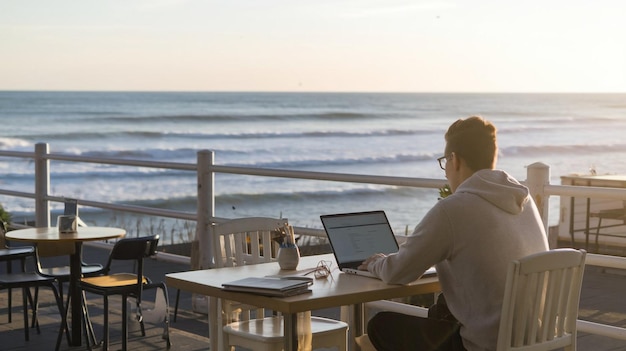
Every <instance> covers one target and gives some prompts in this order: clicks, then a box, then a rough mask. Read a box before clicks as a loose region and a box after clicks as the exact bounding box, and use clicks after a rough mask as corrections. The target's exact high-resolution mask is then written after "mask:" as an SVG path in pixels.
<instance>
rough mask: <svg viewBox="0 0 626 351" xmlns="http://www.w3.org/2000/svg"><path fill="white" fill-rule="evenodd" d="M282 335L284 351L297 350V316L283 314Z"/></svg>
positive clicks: (294, 314)
mask: <svg viewBox="0 0 626 351" xmlns="http://www.w3.org/2000/svg"><path fill="white" fill-rule="evenodd" d="M283 324H284V325H283V335H285V347H284V350H285V351H296V350H298V314H297V313H285V314H284V315H283Z"/></svg>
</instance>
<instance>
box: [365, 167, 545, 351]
mask: <svg viewBox="0 0 626 351" xmlns="http://www.w3.org/2000/svg"><path fill="white" fill-rule="evenodd" d="M546 250H548V241H547V237H546V233H545V230H544V227H543V223H542V221H541V218H540V216H539V212H538V210H537V207H536V205H535V203H534V201H533V200H532V198H531V197H530V195H529V191H528V188H526V187H525V186H523V185H521V184H520V183H519V182H517V181H516V180H515V179H513V177H511V176H510V175H508V174H507V173H506V172H504V171H499V170H487V169H485V170H480V171H478V172H476V173H474V174H473V175H472V176H471V177H469V178H468V179H466V180H465V181H464V182H463V183H462V184H461V185H460V186H459V187H458V188H457V189H456V191H455V192H454V194H452V195H450V196H448V197H446V198H445V199H442V200H440V201H438V202H437V204H436V205H435V206H434V207H433V208H432V209H431V210H430V211H429V212H428V213H427V214H426V216H424V218H423V219H422V221H421V222H420V223H419V224H418V225H417V227H416V228H415V230H414V231H413V234H412V235H411V236H409V237H408V238H407V240H406V242H405V243H404V244H403V245H401V246H400V250H399V251H398V252H397V253H396V254H391V255H389V256H387V257H385V258H381V259H379V260H377V261H374V262H372V263H370V264H369V266H368V270H369V271H370V272H372V273H374V274H375V275H376V276H378V277H380V278H381V279H382V280H383V281H385V282H386V283H389V284H406V283H409V282H412V281H414V280H416V279H418V278H419V277H420V276H421V275H422V274H423V273H424V271H425V270H426V269H428V268H429V267H431V266H433V265H435V266H436V268H437V274H438V277H439V281H440V283H441V288H442V290H443V294H444V296H445V297H446V301H447V303H448V308H449V309H450V312H451V313H452V314H453V315H454V316H455V317H456V319H457V320H458V321H459V322H460V323H461V337H462V338H463V345H464V346H465V348H466V349H467V350H469V351H476V350H495V349H496V342H497V337H498V327H499V323H500V313H501V309H502V299H503V295H504V285H505V281H506V273H507V267H508V265H509V263H510V262H511V261H512V260H515V259H518V258H521V257H524V256H527V255H530V254H533V253H537V252H542V251H546Z"/></svg>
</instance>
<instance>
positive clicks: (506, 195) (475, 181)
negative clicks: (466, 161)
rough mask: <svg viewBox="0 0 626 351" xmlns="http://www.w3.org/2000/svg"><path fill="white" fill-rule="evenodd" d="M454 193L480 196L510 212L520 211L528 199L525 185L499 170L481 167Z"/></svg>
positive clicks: (516, 212) (517, 212)
mask: <svg viewBox="0 0 626 351" xmlns="http://www.w3.org/2000/svg"><path fill="white" fill-rule="evenodd" d="M455 193H469V194H474V195H477V196H480V197H481V198H483V199H485V200H486V201H488V202H490V203H492V204H493V205H494V206H496V207H498V208H500V209H502V210H504V211H506V212H508V213H511V214H519V213H520V212H522V209H523V207H524V204H526V202H527V201H528V200H529V199H530V195H529V194H530V192H529V190H528V188H527V187H525V186H524V185H522V184H520V183H519V182H518V181H517V180H515V179H514V178H513V177H511V176H510V175H509V174H508V173H506V172H505V171H501V170H493V169H482V170H480V171H477V172H476V173H474V174H473V175H472V176H471V177H469V178H467V179H466V180H465V181H464V182H463V183H461V185H460V186H459V187H458V188H457V189H456V192H455Z"/></svg>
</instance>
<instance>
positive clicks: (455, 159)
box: [449, 152, 461, 171]
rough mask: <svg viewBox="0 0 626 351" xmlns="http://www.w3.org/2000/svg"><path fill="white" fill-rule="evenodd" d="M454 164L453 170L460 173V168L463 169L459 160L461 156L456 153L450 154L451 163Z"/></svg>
mask: <svg viewBox="0 0 626 351" xmlns="http://www.w3.org/2000/svg"><path fill="white" fill-rule="evenodd" d="M449 162H451V163H452V168H453V169H454V170H455V171H458V170H459V168H461V159H460V158H459V155H458V154H457V153H456V152H452V153H450V161H449Z"/></svg>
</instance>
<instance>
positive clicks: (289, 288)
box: [222, 277, 313, 297]
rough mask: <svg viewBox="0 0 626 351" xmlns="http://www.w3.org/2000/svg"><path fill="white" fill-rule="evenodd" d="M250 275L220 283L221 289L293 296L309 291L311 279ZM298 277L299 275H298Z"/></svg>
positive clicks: (311, 283)
mask: <svg viewBox="0 0 626 351" xmlns="http://www.w3.org/2000/svg"><path fill="white" fill-rule="evenodd" d="M290 278H292V277H285V278H268V277H263V278H259V277H250V278H244V279H239V280H235V281H232V282H229V283H224V284H222V289H224V290H228V291H236V292H245V293H252V294H258V295H265V296H277V297H285V296H293V295H299V294H304V293H307V292H311V290H310V289H309V286H311V285H313V280H312V279H290ZM298 278H300V277H298Z"/></svg>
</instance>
